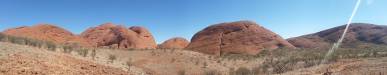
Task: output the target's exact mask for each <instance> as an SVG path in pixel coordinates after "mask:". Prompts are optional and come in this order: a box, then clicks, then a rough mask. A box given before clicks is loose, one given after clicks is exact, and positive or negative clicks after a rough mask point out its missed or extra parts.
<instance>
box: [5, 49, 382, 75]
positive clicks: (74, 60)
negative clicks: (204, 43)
mask: <svg viewBox="0 0 387 75" xmlns="http://www.w3.org/2000/svg"><path fill="white" fill-rule="evenodd" d="M94 55H95V56H93V53H92V52H91V51H88V53H87V54H86V56H82V55H78V53H77V52H76V51H73V52H70V53H63V52H61V51H49V50H45V49H40V48H35V47H30V46H24V45H16V44H11V43H5V42H0V75H52V74H53V75H85V74H86V75H143V74H145V75H208V74H219V75H229V74H230V73H232V71H234V70H239V68H240V67H244V68H248V69H253V68H256V67H259V66H260V65H261V64H263V61H264V60H265V59H264V58H255V59H247V60H245V59H225V58H221V57H214V56H210V55H207V54H202V53H198V52H193V51H189V50H165V49H164V50H159V49H158V50H114V49H97V50H96V53H95V54H94ZM327 70H329V71H327ZM251 71H254V70H251ZM386 71H387V57H377V58H358V59H340V60H337V62H335V63H331V64H323V65H318V66H312V67H307V68H297V69H294V70H292V71H287V72H284V73H281V75H314V74H315V75H321V74H324V73H331V74H338V75H380V74H381V75H386V74H387V72H386ZM240 72H246V71H243V70H242V71H240ZM251 73H252V72H251ZM233 74H241V73H233ZM242 74H243V73H242ZM251 75H252V74H251Z"/></svg>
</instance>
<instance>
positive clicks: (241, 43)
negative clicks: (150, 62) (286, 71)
mask: <svg viewBox="0 0 387 75" xmlns="http://www.w3.org/2000/svg"><path fill="white" fill-rule="evenodd" d="M280 47H288V48H295V47H294V46H293V45H291V44H290V43H289V42H287V41H286V40H284V39H282V38H281V37H280V36H279V35H277V34H275V33H273V32H271V31H269V30H267V29H265V28H263V27H261V26H259V25H258V24H256V23H254V22H250V21H238V22H231V23H221V24H216V25H212V26H209V27H207V28H205V29H204V30H202V31H200V32H198V33H196V34H195V35H194V36H193V38H192V39H191V43H190V44H189V45H188V47H187V48H186V49H189V50H194V51H199V52H203V53H207V54H214V55H220V54H223V53H235V54H250V55H254V54H257V53H259V52H260V51H261V50H263V49H276V48H280Z"/></svg>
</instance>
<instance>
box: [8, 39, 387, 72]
mask: <svg viewBox="0 0 387 75" xmlns="http://www.w3.org/2000/svg"><path fill="white" fill-rule="evenodd" d="M0 42H10V43H14V44H20V45H28V46H33V47H37V48H44V49H47V50H50V51H58V50H60V51H62V52H63V53H69V54H71V53H72V52H77V53H76V54H78V55H80V56H83V57H87V56H88V55H89V56H91V58H93V60H94V59H95V57H96V53H97V52H96V49H88V48H82V47H80V46H78V45H77V44H67V45H58V44H55V43H53V42H49V41H41V40H36V39H30V38H24V37H15V36H8V35H4V34H1V33H0ZM130 50H132V49H130ZM89 51H90V52H89ZM161 51H165V52H166V51H168V50H161ZM172 51H175V50H171V53H172ZM176 51H178V50H176ZM327 51H328V50H327V49H276V50H262V51H261V52H260V53H259V54H257V55H241V54H224V55H222V56H221V57H219V60H215V57H214V58H209V59H211V60H212V59H214V60H215V61H217V63H218V64H222V63H224V62H226V61H224V60H231V61H232V60H246V61H248V60H257V59H259V60H262V61H263V62H262V63H260V64H258V65H255V66H248V67H246V66H245V67H243V66H240V67H237V68H232V69H229V72H228V73H222V74H227V75H268V74H281V73H285V72H288V71H292V70H295V69H299V68H308V67H312V66H316V65H319V64H325V63H321V61H322V60H323V59H327V60H328V62H327V63H328V64H329V63H334V62H336V61H337V60H340V59H358V58H378V57H387V46H382V45H369V46H367V47H363V48H339V49H338V50H336V51H335V52H333V54H332V56H330V57H328V58H325V54H326V53H327ZM150 53H151V55H152V56H159V55H160V54H158V53H156V52H155V51H150ZM104 56H107V59H108V60H109V62H110V63H113V62H114V61H116V60H117V59H122V58H118V57H117V56H116V55H114V54H109V55H104ZM125 59H126V58H125ZM134 60H135V59H133V60H132V59H129V60H126V62H124V63H123V64H126V65H124V66H127V67H128V69H129V70H130V69H131V67H132V66H135V65H134V63H133V62H135V61H134ZM172 60H173V61H172V62H171V63H175V61H176V60H179V59H172ZM176 63H178V62H176ZM193 65H196V66H201V67H202V69H206V70H205V71H204V72H203V73H204V75H218V74H219V73H220V71H217V70H214V69H212V68H210V67H211V66H209V65H213V63H210V62H199V61H196V62H194V64H193ZM187 72H188V71H186V70H179V71H178V74H179V75H184V74H188V73H187Z"/></svg>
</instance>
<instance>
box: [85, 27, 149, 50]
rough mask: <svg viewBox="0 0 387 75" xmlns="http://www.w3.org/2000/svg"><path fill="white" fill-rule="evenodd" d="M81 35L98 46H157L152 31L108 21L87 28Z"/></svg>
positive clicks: (134, 47)
mask: <svg viewBox="0 0 387 75" xmlns="http://www.w3.org/2000/svg"><path fill="white" fill-rule="evenodd" d="M81 37H83V38H85V39H87V40H89V41H90V42H91V43H92V44H93V45H95V46H97V47H104V46H111V47H114V48H131V49H155V48H156V46H157V45H156V42H155V40H154V38H153V36H152V35H151V33H150V32H149V31H148V30H147V29H145V28H143V27H139V26H133V27H130V28H125V27H124V26H120V25H114V24H112V23H106V24H102V25H100V26H98V27H93V28H89V29H87V30H86V31H85V32H83V33H82V34H81Z"/></svg>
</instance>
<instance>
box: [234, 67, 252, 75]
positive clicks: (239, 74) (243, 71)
mask: <svg viewBox="0 0 387 75" xmlns="http://www.w3.org/2000/svg"><path fill="white" fill-rule="evenodd" d="M235 75H252V72H251V70H249V69H248V68H246V67H239V68H238V69H237V70H236V71H235Z"/></svg>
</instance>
